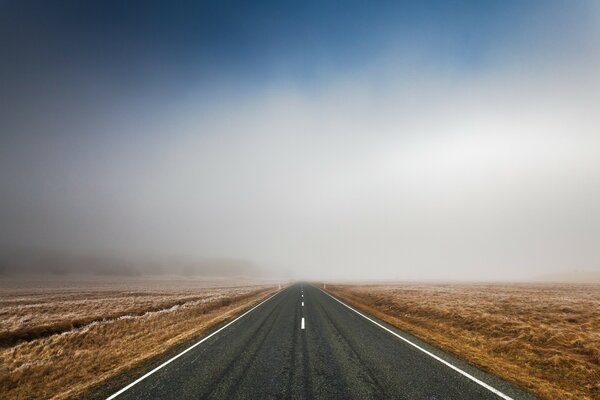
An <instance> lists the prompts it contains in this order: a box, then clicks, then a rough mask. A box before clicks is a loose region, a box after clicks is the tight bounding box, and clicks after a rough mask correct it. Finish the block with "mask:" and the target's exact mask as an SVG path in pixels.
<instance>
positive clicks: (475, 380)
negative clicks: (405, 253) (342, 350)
mask: <svg viewBox="0 0 600 400" xmlns="http://www.w3.org/2000/svg"><path fill="white" fill-rule="evenodd" d="M319 290H320V291H321V292H323V293H325V294H326V295H327V296H329V297H331V298H332V299H334V300H335V301H337V302H339V303H340V304H342V305H343V306H346V307H348V308H349V309H350V310H352V311H354V312H355V313H357V314H358V315H360V316H361V317H363V318H365V319H367V320H369V321H371V322H372V323H374V324H375V325H377V326H378V327H380V328H382V329H385V330H386V331H388V332H389V333H391V334H392V335H394V336H396V337H397V338H398V339H401V340H404V341H405V342H406V343H408V344H410V345H411V346H413V347H415V348H417V349H419V350H421V351H422V352H423V353H425V354H427V355H428V356H430V357H432V358H434V359H436V360H437V361H439V362H441V363H442V364H444V365H445V366H447V367H450V368H452V369H453V370H455V371H456V372H458V373H459V374H461V375H463V376H465V377H467V378H469V379H470V380H472V381H473V382H475V383H477V384H479V385H480V386H483V387H484V388H486V389H487V390H489V391H490V392H492V393H494V394H496V395H498V396H500V397H501V398H503V399H505V400H514V399H513V398H512V397H510V396H508V395H506V394H504V393H502V392H501V391H499V390H498V389H496V388H494V387H492V386H490V385H488V384H487V383H485V382H483V381H481V380H479V379H477V378H475V377H474V376H473V375H471V374H469V373H468V372H465V371H463V370H462V369H460V368H458V367H456V366H454V365H452V364H450V363H449V362H448V361H446V360H443V359H442V358H440V357H438V356H436V355H435V354H433V353H431V352H430V351H427V350H425V349H424V348H422V347H421V346H419V345H418V344H415V343H413V342H411V341H410V340H408V339H406V338H405V337H402V336H400V335H398V334H397V333H396V332H394V331H392V330H391V329H388V328H386V327H385V326H383V325H381V324H380V323H379V322H377V321H374V320H372V319H371V318H369V317H367V316H366V315H364V314H363V313H361V312H360V311H358V310H356V309H354V308H353V307H350V306H349V305H348V304H346V303H344V302H343V301H341V300H339V299H337V298H336V297H334V296H332V295H330V294H329V293H327V292H326V291H324V290H323V289H321V288H319Z"/></svg>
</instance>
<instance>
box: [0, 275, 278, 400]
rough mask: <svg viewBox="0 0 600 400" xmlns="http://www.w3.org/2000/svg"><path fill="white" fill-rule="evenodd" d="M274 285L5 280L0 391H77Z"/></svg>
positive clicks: (20, 394) (218, 319) (24, 395)
mask: <svg viewBox="0 0 600 400" xmlns="http://www.w3.org/2000/svg"><path fill="white" fill-rule="evenodd" d="M275 290H276V287H275V286H274V285H265V284H264V283H263V284H260V283H257V282H248V281H239V282H235V281H231V280H229V281H227V280H212V281H205V280H132V279H126V280H120V281H114V280H113V281H111V280H107V281H93V282H92V281H67V282H41V281H40V282H38V283H35V282H33V283H32V282H28V283H26V284H25V283H23V282H7V281H4V282H2V283H1V286H0V397H1V398H10V399H30V398H48V399H50V398H52V399H65V398H78V397H79V396H80V395H81V394H82V393H84V392H85V391H86V390H87V389H89V388H90V387H93V386H95V385H98V384H100V383H102V382H104V381H106V380H107V379H109V378H111V377H113V376H115V375H117V374H119V373H122V372H124V371H127V370H129V369H131V368H132V367H134V366H136V365H138V364H140V363H141V362H144V361H145V360H148V359H151V358H152V357H155V356H158V355H160V354H162V353H163V352H165V351H167V350H168V349H169V348H172V347H173V346H176V345H177V344H180V343H185V342H186V341H189V340H191V339H193V338H194V337H197V336H198V335H200V334H202V333H203V332H204V331H206V330H207V329H209V328H211V327H213V326H215V325H218V324H219V323H222V322H223V321H226V320H227V319H230V318H232V317H233V316H235V315H237V314H239V313H241V312H242V311H244V310H245V309H247V308H249V307H251V306H253V305H254V304H256V303H258V302H259V301H261V300H263V299H264V298H265V297H266V296H268V295H269V294H271V293H272V292H274V291H275Z"/></svg>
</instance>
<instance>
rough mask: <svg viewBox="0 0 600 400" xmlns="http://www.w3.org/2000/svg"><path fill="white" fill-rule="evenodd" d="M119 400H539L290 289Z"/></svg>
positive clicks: (327, 300) (316, 295)
mask: <svg viewBox="0 0 600 400" xmlns="http://www.w3.org/2000/svg"><path fill="white" fill-rule="evenodd" d="M109 398H110V399H113V398H117V399H123V400H125V399H167V400H168V399H177V400H183V399H321V398H322V399H417V400H418V399H429V400H433V399H440V400H441V399H478V400H479V399H507V400H508V399H514V400H517V399H533V398H534V397H533V396H531V395H528V394H526V393H524V392H522V391H520V390H518V389H517V388H515V387H514V386H512V385H510V384H508V383H507V382H505V381H502V380H500V379H498V378H496V377H493V376H490V375H488V374H486V373H484V372H482V371H480V370H478V369H476V368H473V367H471V366H469V365H467V364H466V363H464V362H461V361H460V360H457V359H456V358H454V357H452V356H450V355H448V354H445V353H443V352H441V351H439V350H437V349H435V348H433V347H431V346H429V345H427V344H425V343H423V342H421V341H419V340H418V339H416V338H414V337H412V336H410V335H408V334H406V333H403V332H401V331H399V330H397V329H395V328H393V327H391V326H390V325H387V324H385V323H383V322H381V321H379V320H377V319H375V318H373V317H370V316H366V315H361V314H359V313H358V312H356V311H355V310H353V309H351V308H350V307H348V306H347V305H344V304H343V303H341V302H340V301H339V300H337V299H335V298H333V297H331V296H330V295H328V294H327V293H325V292H323V291H322V290H321V289H319V288H317V287H314V286H310V285H307V284H296V285H293V286H290V287H288V288H286V289H284V290H281V291H280V292H279V293H277V294H275V295H274V296H272V297H270V298H269V299H268V300H266V301H265V302H263V303H261V304H260V305H259V306H257V307H255V308H254V309H252V310H251V311H249V312H248V313H246V314H244V315H243V316H242V317H240V318H238V319H237V320H235V321H234V322H233V323H231V324H229V325H226V326H225V327H224V328H222V329H220V330H218V331H216V333H213V334H212V335H211V336H209V337H208V338H205V339H204V341H203V342H202V343H199V344H197V345H196V346H195V347H193V348H192V349H189V350H188V351H187V352H185V353H184V354H180V355H179V356H178V357H177V358H176V359H173V360H170V362H167V363H165V364H163V365H162V366H158V367H157V368H155V369H154V372H151V373H149V374H146V375H145V377H143V378H142V379H140V380H137V381H134V382H132V384H130V385H128V386H126V387H125V388H123V389H122V390H120V391H119V392H117V393H115V394H113V395H112V396H111V397H109Z"/></svg>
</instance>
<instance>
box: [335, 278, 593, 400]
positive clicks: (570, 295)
mask: <svg viewBox="0 0 600 400" xmlns="http://www.w3.org/2000/svg"><path fill="white" fill-rule="evenodd" d="M327 290H328V291H329V292H330V293H332V294H334V295H335V296H337V297H338V298H340V299H342V300H344V301H346V302H347V303H349V304H351V305H353V306H355V307H356V308H358V309H360V310H363V311H365V312H367V313H370V314H372V315H374V316H376V317H378V318H380V319H382V320H384V321H386V322H388V323H390V324H392V325H395V326H396V327H398V328H400V329H402V330H405V331H407V332H410V333H412V334H414V335H416V336H419V337H420V338H422V339H424V340H426V341H428V342H430V343H433V344H435V345H437V346H438V347H440V348H442V349H444V350H446V351H449V352H451V353H454V354H456V355H458V356H459V357H461V358H463V359H465V360H466V361H469V362H470V363H472V364H474V365H477V366H479V367H481V368H482V369H484V370H487V371H489V372H491V373H493V374H495V375H497V376H499V377H502V378H504V379H506V380H508V381H511V382H513V383H516V384H517V385H518V386H521V387H522V388H525V389H526V390H528V391H530V392H531V393H534V394H536V395H537V396H539V397H541V398H544V399H590V400H591V399H600V285H585V284H416V283H402V284H393V285H392V284H385V285H382V284H369V285H356V284H355V285H330V284H328V285H327Z"/></svg>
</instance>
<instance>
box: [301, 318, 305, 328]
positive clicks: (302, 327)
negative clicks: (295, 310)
mask: <svg viewBox="0 0 600 400" xmlns="http://www.w3.org/2000/svg"><path fill="white" fill-rule="evenodd" d="M300 329H304V317H302V326H301V327H300Z"/></svg>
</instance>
